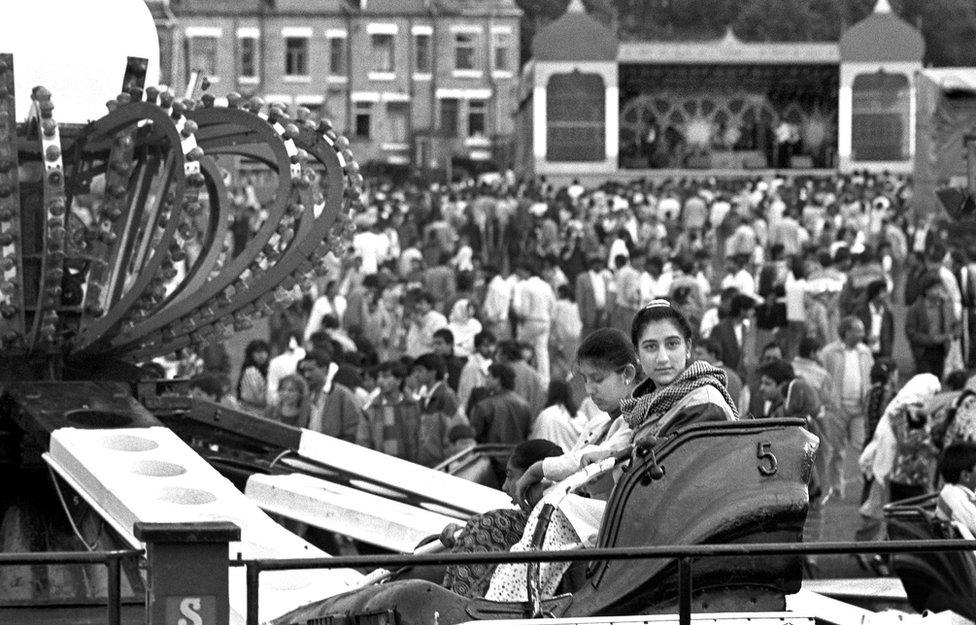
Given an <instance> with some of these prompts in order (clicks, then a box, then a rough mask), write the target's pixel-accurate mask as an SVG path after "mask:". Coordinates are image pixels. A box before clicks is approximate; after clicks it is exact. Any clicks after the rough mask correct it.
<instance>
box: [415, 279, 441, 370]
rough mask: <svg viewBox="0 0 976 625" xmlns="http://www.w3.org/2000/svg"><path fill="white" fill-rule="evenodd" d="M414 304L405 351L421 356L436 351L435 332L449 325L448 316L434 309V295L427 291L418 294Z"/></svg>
mask: <svg viewBox="0 0 976 625" xmlns="http://www.w3.org/2000/svg"><path fill="white" fill-rule="evenodd" d="M414 306H415V308H414V318H413V321H411V322H410V327H409V329H407V346H406V350H405V352H406V354H407V356H410V357H411V358H419V357H420V356H421V355H423V354H426V353H428V352H432V351H434V332H437V331H438V330H440V329H441V328H446V327H447V318H446V317H445V316H444V315H442V314H441V313H439V312H437V311H436V310H434V297H433V296H432V295H431V294H430V293H427V292H426V291H425V292H422V293H420V294H419V295H418V296H417V301H416V303H415V304H414Z"/></svg>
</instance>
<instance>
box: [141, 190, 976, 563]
mask: <svg viewBox="0 0 976 625" xmlns="http://www.w3.org/2000/svg"><path fill="white" fill-rule="evenodd" d="M911 191H912V190H911V183H910V181H909V180H906V179H904V178H901V177H897V176H893V175H871V174H854V175H846V176H835V177H832V178H800V177H797V178H766V179H730V180H667V181H647V180H642V181H634V182H626V183H625V182H615V183H607V184H604V185H603V186H601V187H598V188H586V187H584V186H583V185H581V184H579V183H578V182H576V181H574V182H573V183H572V184H570V185H568V186H565V187H556V186H554V185H552V184H549V183H548V182H547V181H546V180H545V179H543V178H536V179H530V180H518V179H516V177H515V176H514V175H513V174H512V173H511V172H507V173H506V174H502V175H500V176H497V177H492V178H490V179H482V180H480V181H477V180H467V181H465V182H462V183H458V184H453V185H451V186H448V187H445V186H438V185H432V186H430V187H417V186H410V185H407V186H402V187H393V186H390V185H377V186H376V187H374V188H373V189H371V190H370V191H369V197H368V202H367V205H368V207H369V208H368V210H367V211H366V212H365V213H364V214H362V215H360V216H359V217H358V218H357V226H358V230H357V233H356V234H355V235H354V238H353V241H352V250H351V253H350V254H349V255H348V257H347V258H343V259H336V260H335V262H334V264H333V266H332V267H331V271H330V272H329V273H328V275H326V276H325V277H323V278H322V279H320V280H319V281H318V282H317V283H316V284H315V286H314V288H313V291H312V292H311V293H310V294H308V295H306V296H304V297H295V298H294V299H293V301H292V302H291V303H290V304H287V305H282V306H280V307H279V308H278V309H277V310H276V311H275V313H274V315H273V317H272V318H271V321H270V333H269V336H268V338H267V340H258V341H253V342H251V343H250V344H249V345H247V347H246V350H245V352H244V357H243V364H242V365H241V367H240V370H239V371H230V370H229V364H228V363H229V361H230V359H229V358H228V355H227V353H226V350H225V348H224V347H222V346H214V347H210V348H207V349H206V350H204V351H203V352H201V353H193V352H189V351H184V352H183V353H181V354H180V355H179V358H178V359H175V360H163V361H160V362H159V364H160V365H162V366H163V367H165V368H166V369H167V370H168V374H169V375H179V376H185V377H192V378H193V380H194V382H193V385H194V387H195V388H196V390H197V391H198V392H199V393H201V394H203V395H205V396H208V397H210V398H212V399H215V400H219V401H222V402H225V403H228V404H231V405H234V406H237V407H239V408H242V409H245V410H250V411H253V412H255V413H256V414H262V415H266V416H268V417H270V418H273V419H277V420H280V421H282V422H284V423H288V424H292V425H298V426H301V427H306V428H311V429H313V430H316V431H320V432H323V433H326V434H329V435H332V436H336V437H338V438H341V439H343V440H347V441H350V442H355V443H358V444H360V445H363V446H365V447H369V448H372V449H376V450H379V451H382V452H385V453H388V454H392V455H395V456H398V457H400V458H404V459H406V460H409V461H412V462H417V463H420V464H423V465H426V466H431V467H433V466H437V465H438V464H440V463H442V462H444V461H445V460H447V459H448V458H450V457H451V456H452V455H454V454H456V453H458V452H461V451H463V450H465V449H467V448H469V447H470V446H472V445H474V444H476V443H505V444H512V445H516V444H520V443H524V442H525V441H528V440H534V439H546V440H548V441H551V442H552V443H553V444H555V445H556V446H558V447H559V448H560V449H562V450H563V451H564V452H569V451H571V450H572V449H573V448H574V445H577V443H578V441H579V440H581V436H584V437H585V436H588V435H589V434H587V432H590V430H592V424H593V423H596V422H597V421H598V420H599V419H600V418H601V415H605V414H606V412H607V411H608V409H607V407H606V405H604V406H602V407H601V401H600V398H599V397H597V395H598V394H599V389H598V388H597V387H598V386H599V384H598V381H593V380H591V379H590V378H588V377H587V376H586V375H580V372H579V364H580V359H579V358H578V355H577V348H578V347H579V346H580V344H581V342H583V340H584V339H585V338H586V337H587V336H590V335H591V334H592V333H593V332H594V331H596V330H598V329H600V328H606V327H609V328H617V329H619V330H621V331H622V332H624V333H625V335H626V336H627V337H631V338H632V340H633V342H634V346H635V347H637V343H638V341H639V338H640V337H639V336H638V335H637V328H636V327H634V328H632V323H633V321H634V318H635V316H636V315H638V313H639V312H640V311H642V310H645V309H646V308H647V306H649V305H652V302H659V301H661V300H665V301H667V302H668V303H669V304H668V305H669V306H671V307H673V309H674V310H676V311H677V312H678V313H680V317H681V318H682V319H684V320H687V322H688V326H689V330H690V336H689V339H690V340H689V345H692V346H693V353H692V356H693V358H692V360H698V361H700V362H704V363H708V364H709V365H711V366H712V367H714V368H717V369H720V370H722V371H723V372H724V374H725V375H724V388H725V389H726V391H727V392H726V391H723V392H726V396H728V397H730V398H731V400H730V401H731V404H732V407H731V410H732V411H733V412H735V413H737V415H738V418H772V417H780V416H798V417H802V418H804V419H806V420H807V423H808V425H809V427H810V429H812V430H813V431H814V432H815V433H817V434H818V435H819V436H820V437H821V448H820V453H819V455H818V466H817V471H816V478H815V483H814V484H813V485H812V487H811V519H810V522H808V529H807V531H808V533H809V534H810V536H809V537H808V539H814V540H815V539H816V538H817V537H818V536H819V532H820V529H821V526H822V521H821V519H820V509H821V508H822V506H823V504H824V503H826V502H827V501H828V500H829V499H830V498H831V497H838V498H844V497H846V496H847V492H848V491H849V490H850V489H851V487H852V485H854V484H857V485H858V487H859V488H860V489H861V490H862V497H861V500H862V502H863V504H864V505H863V506H862V507H861V515H862V517H863V524H862V528H861V529H860V530H859V532H858V536H859V538H862V539H872V538H874V537H875V536H876V535H877V532H878V529H879V526H880V518H881V504H883V503H885V502H887V501H888V500H889V499H898V498H903V497H905V496H908V495H911V494H917V493H923V492H928V491H931V490H933V489H935V488H936V487H937V486H938V482H937V479H938V478H937V475H936V473H937V472H936V462H937V458H938V456H939V453H940V451H941V450H942V449H944V448H946V447H948V446H951V445H952V444H953V443H954V442H957V441H966V440H973V439H974V437H976V383H971V382H970V381H969V380H968V375H967V373H966V371H967V370H968V369H970V368H972V367H973V365H974V364H976V347H973V344H972V333H973V325H974V324H973V320H974V314H976V263H973V264H971V263H970V260H969V258H968V256H967V250H964V249H962V248H960V247H957V246H954V245H951V244H950V243H949V240H948V238H947V233H946V231H945V229H943V228H940V227H938V226H937V224H936V221H935V219H934V218H933V217H931V216H929V215H930V214H932V213H934V211H920V210H917V209H910V200H911ZM234 200H235V203H236V205H237V206H238V218H237V222H236V224H235V226H234V228H233V229H234V232H235V233H236V234H235V241H236V242H237V244H240V242H243V241H246V238H247V232H248V228H249V226H250V225H251V224H253V223H254V221H255V216H256V215H258V214H259V213H260V211H261V206H260V203H259V202H258V201H257V194H256V193H255V192H254V190H253V189H250V188H247V187H243V188H240V189H238V190H237V191H236V192H235V196H234ZM896 308H897V309H899V312H900V311H901V309H902V308H903V309H904V314H903V315H901V314H899V315H898V318H899V319H901V318H902V317H903V319H904V321H903V322H901V321H900V322H898V323H896V321H895V319H896V315H895V310H896ZM632 330H633V334H632ZM900 346H907V348H908V351H909V353H900V351H904V348H902V347H900ZM625 362H626V361H625ZM899 363H905V364H909V365H910V366H911V368H912V371H913V373H914V375H915V377H914V378H912V379H911V380H910V381H909V382H908V384H905V385H904V387H903V388H902V384H900V382H899V379H898V378H899V376H898V364H899ZM903 368H904V367H903ZM634 373H635V376H637V377H638V378H639V377H643V376H649V375H650V374H649V373H648V372H647V371H646V370H645V371H644V372H643V374H642V373H641V371H640V370H639V368H637V367H634ZM905 373H908V372H907V371H906V372H905ZM639 381H640V380H634V384H637V383H638V382H639ZM899 389H900V390H899ZM634 393H635V394H636V391H634ZM590 434H592V432H590ZM605 434H606V433H605V432H604V433H602V434H601V436H602V435H605ZM850 453H854V454H859V455H860V466H861V469H862V471H861V475H860V476H858V475H853V476H852V475H846V474H845V473H844V466H845V463H844V461H845V457H846V456H847V454H850ZM527 468H528V467H527V466H526V467H523V470H524V469H527ZM504 471H505V467H501V466H499V467H498V473H499V476H498V477H499V483H501V482H502V481H504V480H505V475H504ZM970 493H971V491H970ZM878 566H880V564H878Z"/></svg>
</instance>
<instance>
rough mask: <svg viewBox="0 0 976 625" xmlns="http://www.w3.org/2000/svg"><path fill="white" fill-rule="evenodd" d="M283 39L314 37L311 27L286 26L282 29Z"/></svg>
mask: <svg viewBox="0 0 976 625" xmlns="http://www.w3.org/2000/svg"><path fill="white" fill-rule="evenodd" d="M281 36H282V37H306V38H309V37H311V36H312V27H311V26H285V27H283V28H282V29H281Z"/></svg>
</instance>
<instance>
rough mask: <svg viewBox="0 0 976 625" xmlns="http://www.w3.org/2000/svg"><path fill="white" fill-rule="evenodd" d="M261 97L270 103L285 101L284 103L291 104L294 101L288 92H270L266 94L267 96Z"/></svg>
mask: <svg viewBox="0 0 976 625" xmlns="http://www.w3.org/2000/svg"><path fill="white" fill-rule="evenodd" d="M261 99H262V100H264V101H265V102H269V103H270V102H277V103H283V104H291V102H292V97H291V96H290V95H288V94H287V93H268V94H265V96H264V97H263V98H261Z"/></svg>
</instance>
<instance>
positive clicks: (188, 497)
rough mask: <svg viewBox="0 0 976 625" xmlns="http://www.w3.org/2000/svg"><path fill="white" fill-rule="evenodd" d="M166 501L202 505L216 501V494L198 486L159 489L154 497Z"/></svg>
mask: <svg viewBox="0 0 976 625" xmlns="http://www.w3.org/2000/svg"><path fill="white" fill-rule="evenodd" d="M156 498H157V499H159V500H160V501H165V502H166V503H175V504H180V505H183V506H202V505H204V504H208V503H213V502H215V501H217V496H216V495H214V494H213V493H211V492H209V491H205V490H200V489H198V488H179V487H173V488H164V489H162V490H161V491H159V495H157V497H156Z"/></svg>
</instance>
